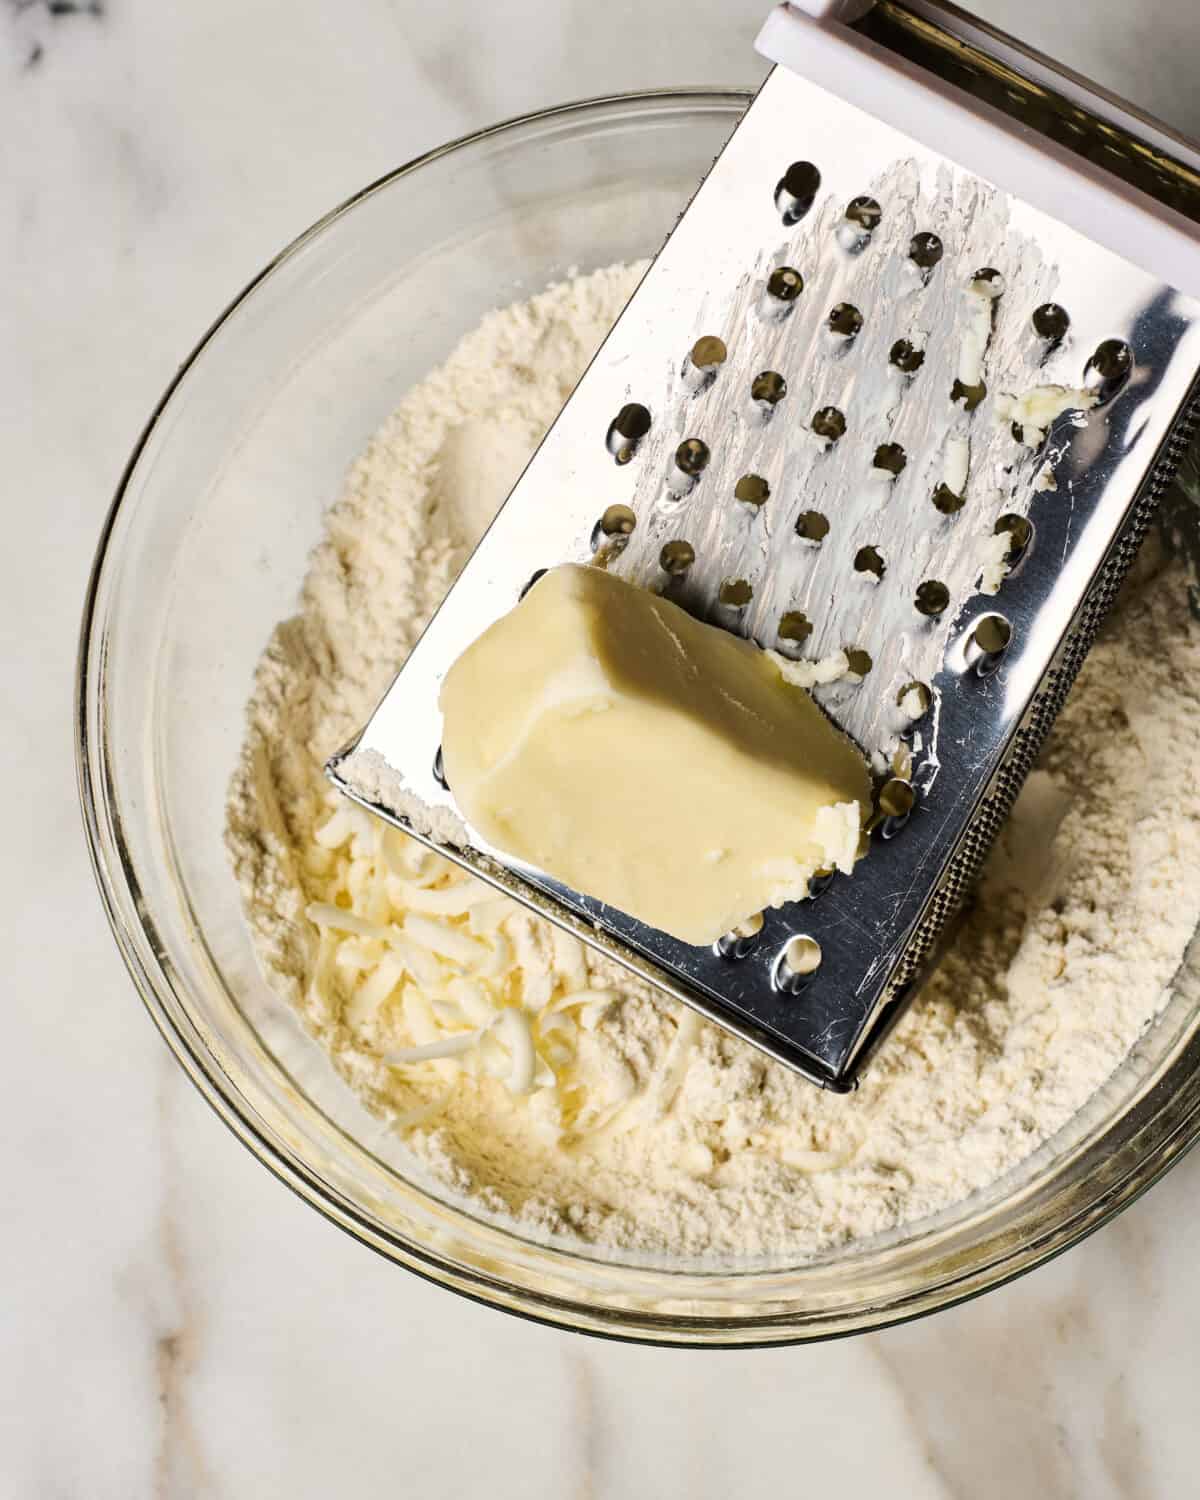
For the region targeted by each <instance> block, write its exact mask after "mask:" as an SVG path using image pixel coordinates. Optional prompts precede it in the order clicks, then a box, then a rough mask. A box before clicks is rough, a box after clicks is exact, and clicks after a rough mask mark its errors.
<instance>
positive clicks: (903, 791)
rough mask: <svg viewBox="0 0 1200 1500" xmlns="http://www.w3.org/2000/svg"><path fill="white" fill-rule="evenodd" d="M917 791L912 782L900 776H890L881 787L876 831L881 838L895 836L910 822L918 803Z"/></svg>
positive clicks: (877, 806) (877, 799)
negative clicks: (914, 789)
mask: <svg viewBox="0 0 1200 1500" xmlns="http://www.w3.org/2000/svg"><path fill="white" fill-rule="evenodd" d="M916 800H917V798H916V793H915V792H914V791H913V789H912V785H911V783H909V782H907V781H905V780H903V778H901V777H899V776H890V777H889V778H888V779H887V781H885V782H884V783H883V785H882V786H881V787H880V788H879V795H878V797H877V798H876V799H875V811H876V823H875V831H876V832H877V833H878V835H879V837H880V838H881V839H890V838H894V837H895V836H896V834H898V833H899V832H900V830H901V829H902V828H903V827H904V825H905V824H906V823H907V822H908V820H909V817H910V816H911V814H912V810H913V807H914V805H915V804H916Z"/></svg>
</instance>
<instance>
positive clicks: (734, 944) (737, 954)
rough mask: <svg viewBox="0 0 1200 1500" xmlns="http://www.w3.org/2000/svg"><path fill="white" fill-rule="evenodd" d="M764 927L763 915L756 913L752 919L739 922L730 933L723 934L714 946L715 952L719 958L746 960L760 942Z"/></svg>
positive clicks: (748, 918)
mask: <svg viewBox="0 0 1200 1500" xmlns="http://www.w3.org/2000/svg"><path fill="white" fill-rule="evenodd" d="M763 926H764V921H763V914H762V912H760V911H756V912H755V913H754V915H753V916H752V917H747V918H746V920H745V921H744V922H739V923H738V924H737V926H736V927H734V928H732V929H731V930H730V931H729V932H726V933H723V934H722V936H721V937H719V938H718V939H717V941H716V942H715V943H714V944H713V950H714V952H715V953H716V954H717V957H718V958H727V959H731V960H737V959H739V958H745V957H746V955H747V953H749V952H750V951H751V949H752V948H753V947H754V946H755V944H756V943H757V942H758V939H759V937H760V936H761V934H762V930H763Z"/></svg>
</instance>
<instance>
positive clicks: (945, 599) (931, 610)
mask: <svg viewBox="0 0 1200 1500" xmlns="http://www.w3.org/2000/svg"><path fill="white" fill-rule="evenodd" d="M913 602H914V603H915V604H916V607H917V610H918V612H919V613H920V614H923V615H928V616H929V617H930V618H931V619H936V618H937V616H938V615H941V614H944V613H945V612H946V609H947V608H948V607H949V604H950V590H949V589H948V588H947V587H946V585H945V584H944V583H942V582H941V580H940V579H937V578H927V579H926V580H925V582H924V583H921V584H918V585H917V594H916V598H915V600H914V601H913Z"/></svg>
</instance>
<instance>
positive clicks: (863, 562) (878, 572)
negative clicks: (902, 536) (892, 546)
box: [854, 546, 886, 579]
mask: <svg viewBox="0 0 1200 1500" xmlns="http://www.w3.org/2000/svg"><path fill="white" fill-rule="evenodd" d="M885 566H886V565H885V563H884V561H883V554H882V553H881V552H880V551H879V548H878V547H872V546H866V547H860V548H859V549H858V551H857V552H856V553H855V554H854V571H855V572H856V573H866V574H869V575H870V576H871V577H872V578H876V579H878V578H882V577H883V573H884V567H885Z"/></svg>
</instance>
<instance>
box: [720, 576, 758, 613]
mask: <svg viewBox="0 0 1200 1500" xmlns="http://www.w3.org/2000/svg"><path fill="white" fill-rule="evenodd" d="M717 598H718V599H719V600H720V602H721V603H722V604H724V605H725V606H726V607H727V608H729V609H745V607H746V605H747V604H749V603H750V601H751V599H753V598H754V589H753V588H752V587H751V585H750V582H749V580H748V579H746V578H727V579H726V580H725V582H724V583H723V584H722V585H721V587H720V589H719V590H718V592H717Z"/></svg>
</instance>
